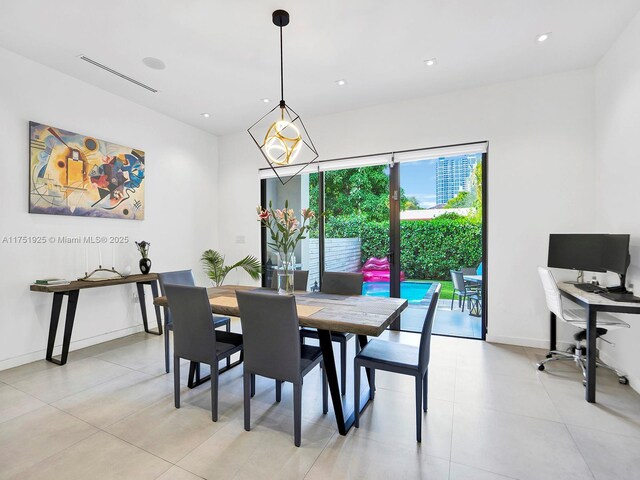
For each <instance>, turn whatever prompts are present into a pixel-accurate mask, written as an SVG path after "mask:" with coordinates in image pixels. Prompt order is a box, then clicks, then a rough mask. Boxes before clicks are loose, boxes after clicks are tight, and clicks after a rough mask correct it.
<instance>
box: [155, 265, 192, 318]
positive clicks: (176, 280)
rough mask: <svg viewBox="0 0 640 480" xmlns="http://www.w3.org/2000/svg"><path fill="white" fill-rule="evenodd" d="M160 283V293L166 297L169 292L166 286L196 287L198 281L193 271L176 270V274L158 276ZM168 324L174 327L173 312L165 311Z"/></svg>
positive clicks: (164, 273)
mask: <svg viewBox="0 0 640 480" xmlns="http://www.w3.org/2000/svg"><path fill="white" fill-rule="evenodd" d="M158 282H159V283H160V293H161V294H162V296H164V297H166V296H167V292H166V290H165V285H168V284H171V285H188V286H191V287H193V286H195V284H196V281H195V279H194V278H193V272H192V271H191V270H176V271H175V272H162V273H159V274H158ZM165 315H166V316H167V318H166V322H165V323H166V324H167V325H172V324H173V318H171V310H170V309H168V308H167V309H166V310H165Z"/></svg>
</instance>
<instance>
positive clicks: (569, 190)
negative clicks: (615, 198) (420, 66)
mask: <svg viewBox="0 0 640 480" xmlns="http://www.w3.org/2000/svg"><path fill="white" fill-rule="evenodd" d="M593 88H594V86H593V71H592V70H591V69H589V70H582V71H575V72H568V73H562V74H556V75H551V76H545V77H539V78H532V79H526V80H521V81H516V82H510V83H503V84H496V85H490V86H485V87H481V88H475V89H471V90H464V91H459V92H455V93H450V94H446V95H439V96H432V97H426V98H421V99H416V100H411V101H405V102H400V103H393V104H386V105H379V106H375V107H371V108H366V109H362V110H357V111H350V112H344V113H339V114H335V115H330V116H325V117H321V118H313V119H309V118H304V112H301V113H302V115H303V118H304V120H305V124H306V125H307V128H308V131H309V133H310V134H311V136H312V138H313V140H314V143H315V145H316V147H317V148H318V151H319V152H320V153H321V157H322V158H336V157H344V156H348V155H362V154H368V153H376V152H385V151H390V150H404V149H411V148H421V147H431V146H441V145H449V144H456V143H463V142H472V141H479V140H488V141H489V142H490V147H489V148H490V152H489V172H488V181H489V194H488V212H489V213H488V214H489V252H488V255H489V262H488V270H489V281H490V284H489V303H488V308H489V334H488V339H489V340H492V341H499V342H507V343H514V344H521V345H532V346H541V347H544V346H547V345H548V343H547V339H548V312H547V310H546V307H545V302H544V299H543V295H542V289H541V288H540V283H539V279H538V278H537V273H536V269H535V267H536V266H537V265H539V264H545V263H546V255H547V245H548V235H549V233H550V232H580V231H592V230H593V221H592V219H593V216H594V213H593V212H592V211H590V210H589V209H585V208H584V204H583V203H582V202H583V196H584V193H585V192H592V191H594V188H595V175H594V161H595V160H594V148H595V143H594V124H593V116H594V95H593ZM292 101H293V99H292ZM294 105H295V103H294ZM219 153H220V170H219V172H220V178H221V179H224V180H223V181H222V182H221V184H220V190H219V195H220V197H219V198H220V205H221V209H220V223H221V225H228V226H229V227H228V233H226V234H225V232H224V231H223V232H222V233H221V236H220V248H221V249H222V250H223V251H224V252H225V253H227V254H228V255H229V256H230V257H233V258H236V257H241V256H243V255H246V254H247V253H249V252H252V253H254V254H259V252H260V235H259V228H258V223H257V222H256V220H255V214H254V212H255V206H256V205H257V204H258V203H259V200H260V196H259V181H258V177H257V169H258V168H259V167H263V166H264V165H263V163H264V160H263V159H262V157H261V156H260V154H259V152H258V151H257V150H256V147H255V145H254V144H253V143H252V142H251V139H250V138H249V136H248V135H247V134H246V133H245V132H243V133H239V134H235V135H229V136H225V137H221V138H220V143H219ZM236 235H242V236H244V237H245V238H246V239H247V243H246V244H237V243H235V237H236ZM233 280H235V281H242V282H247V281H248V279H247V278H246V277H243V276H242V275H236V276H234V277H230V281H233Z"/></svg>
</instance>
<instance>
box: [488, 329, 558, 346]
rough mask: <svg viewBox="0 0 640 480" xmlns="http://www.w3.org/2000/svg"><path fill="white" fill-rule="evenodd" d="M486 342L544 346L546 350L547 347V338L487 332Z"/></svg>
mask: <svg viewBox="0 0 640 480" xmlns="http://www.w3.org/2000/svg"><path fill="white" fill-rule="evenodd" d="M487 342H490V343H504V344H507V345H517V346H519V347H533V348H545V349H547V350H548V349H549V340H548V339H537V338H522V337H504V336H502V335H491V334H489V333H487Z"/></svg>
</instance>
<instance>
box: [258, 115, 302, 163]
mask: <svg viewBox="0 0 640 480" xmlns="http://www.w3.org/2000/svg"><path fill="white" fill-rule="evenodd" d="M301 147H302V136H301V135H300V130H298V127H296V126H295V125H294V124H293V123H291V122H289V121H287V120H277V121H275V122H273V123H272V124H271V126H270V127H269V129H268V130H267V134H266V135H265V137H264V147H263V148H264V153H265V155H266V156H267V158H268V159H269V161H270V162H271V163H275V164H276V165H289V164H290V163H291V162H293V161H294V160H295V159H296V157H297V156H298V153H300V148H301Z"/></svg>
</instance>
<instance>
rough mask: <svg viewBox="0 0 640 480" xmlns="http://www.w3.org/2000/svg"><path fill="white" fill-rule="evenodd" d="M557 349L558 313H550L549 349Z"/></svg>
mask: <svg viewBox="0 0 640 480" xmlns="http://www.w3.org/2000/svg"><path fill="white" fill-rule="evenodd" d="M555 349H556V314H555V313H553V312H551V313H550V314H549V351H550V352H552V351H554V350H555Z"/></svg>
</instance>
